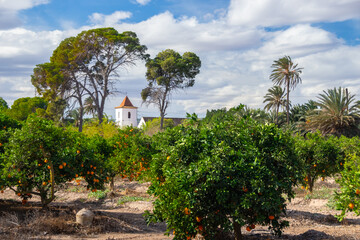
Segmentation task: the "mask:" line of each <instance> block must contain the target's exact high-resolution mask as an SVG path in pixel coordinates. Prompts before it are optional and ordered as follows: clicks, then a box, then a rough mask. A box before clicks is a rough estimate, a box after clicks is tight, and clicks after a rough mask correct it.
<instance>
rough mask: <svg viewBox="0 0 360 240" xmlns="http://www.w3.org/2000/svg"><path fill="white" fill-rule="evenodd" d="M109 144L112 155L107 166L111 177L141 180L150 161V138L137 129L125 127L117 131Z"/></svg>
mask: <svg viewBox="0 0 360 240" xmlns="http://www.w3.org/2000/svg"><path fill="white" fill-rule="evenodd" d="M110 142H111V145H112V146H113V154H112V156H111V157H110V158H109V161H108V164H109V168H110V169H111V174H112V177H115V175H120V176H121V177H123V178H129V180H130V181H131V180H135V179H136V180H138V179H141V178H143V177H144V173H146V171H147V170H148V169H149V165H150V161H151V154H152V150H151V145H150V138H149V137H148V136H145V135H144V134H143V132H142V131H141V130H140V129H138V128H132V127H126V128H124V129H119V130H118V133H117V134H116V135H115V136H114V137H113V138H112V139H111V140H110Z"/></svg>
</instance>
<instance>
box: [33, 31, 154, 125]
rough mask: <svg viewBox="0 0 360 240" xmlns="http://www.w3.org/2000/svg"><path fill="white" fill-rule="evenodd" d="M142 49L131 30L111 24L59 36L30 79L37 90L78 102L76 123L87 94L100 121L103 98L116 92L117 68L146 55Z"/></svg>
mask: <svg viewBox="0 0 360 240" xmlns="http://www.w3.org/2000/svg"><path fill="white" fill-rule="evenodd" d="M146 50H147V48H146V46H144V45H141V44H140V42H139V39H138V38H137V36H136V34H135V33H134V32H130V31H127V32H123V33H118V32H117V31H116V30H115V29H113V28H98V29H91V30H87V31H83V32H81V33H80V34H78V35H77V36H76V37H70V38H67V39H65V40H63V41H62V42H61V43H60V45H59V46H58V48H57V49H55V51H54V52H53V55H52V57H51V58H50V63H45V64H40V65H38V66H37V68H35V69H34V75H33V77H32V83H33V85H34V86H36V88H37V91H38V92H39V93H40V94H42V95H45V96H49V97H50V98H51V99H64V100H65V101H66V102H68V103H69V99H73V100H74V102H75V104H77V106H79V114H80V125H82V117H83V113H84V104H83V102H84V99H85V98H91V99H92V102H93V107H94V109H95V111H96V114H97V118H98V120H99V122H100V123H101V122H102V120H103V116H104V107H105V102H106V99H107V97H108V96H109V95H110V94H113V93H115V92H116V87H115V83H116V81H118V78H119V75H120V71H119V70H120V69H127V68H128V67H130V66H132V65H135V64H136V61H137V60H141V59H147V58H148V55H147V54H146V53H145V51H146ZM42 73H46V74H42ZM79 130H81V126H80V127H79Z"/></svg>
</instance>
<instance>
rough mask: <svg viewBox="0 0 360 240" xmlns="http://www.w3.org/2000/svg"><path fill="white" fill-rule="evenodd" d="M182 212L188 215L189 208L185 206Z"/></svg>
mask: <svg viewBox="0 0 360 240" xmlns="http://www.w3.org/2000/svg"><path fill="white" fill-rule="evenodd" d="M184 212H185V214H186V215H189V214H190V209H188V208H187V207H186V208H185V209H184Z"/></svg>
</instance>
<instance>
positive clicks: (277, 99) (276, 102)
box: [263, 86, 286, 125]
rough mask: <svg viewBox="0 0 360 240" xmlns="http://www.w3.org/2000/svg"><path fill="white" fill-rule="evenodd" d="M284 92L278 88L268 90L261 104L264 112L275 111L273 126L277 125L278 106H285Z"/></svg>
mask: <svg viewBox="0 0 360 240" xmlns="http://www.w3.org/2000/svg"><path fill="white" fill-rule="evenodd" d="M284 97H285V90H284V89H283V88H282V87H280V86H273V87H272V88H269V89H268V93H267V94H266V95H265V96H264V98H265V99H264V101H263V103H266V102H267V104H266V105H265V107H264V109H265V110H270V109H273V110H274V111H275V124H276V125H278V115H279V108H280V106H285V103H286V101H285V99H284Z"/></svg>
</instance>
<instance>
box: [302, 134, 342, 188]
mask: <svg viewBox="0 0 360 240" xmlns="http://www.w3.org/2000/svg"><path fill="white" fill-rule="evenodd" d="M339 144H340V142H339V140H338V139H337V138H336V137H334V136H322V135H321V134H320V132H315V133H307V134H306V135H305V137H303V136H298V137H297V139H296V144H295V145H296V151H297V154H298V156H299V158H300V160H301V161H302V162H303V166H304V178H303V182H304V185H305V186H306V187H307V189H309V191H310V192H312V190H313V187H314V183H315V181H316V180H317V179H318V178H319V177H321V179H322V180H324V178H325V177H328V176H332V175H334V174H336V173H339V172H340V170H341V169H342V164H343V162H344V157H345V155H344V151H343V150H342V149H341V148H340V145H339Z"/></svg>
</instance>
